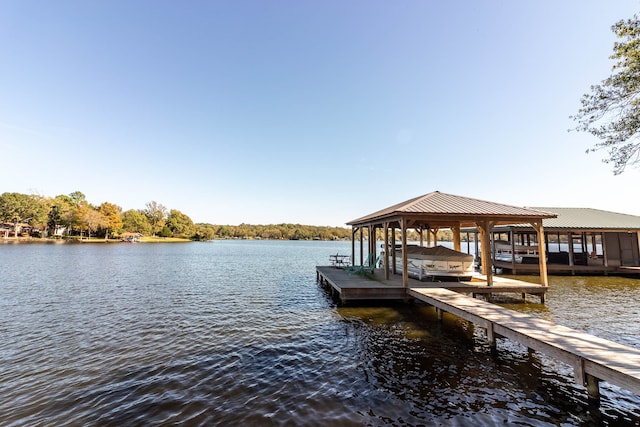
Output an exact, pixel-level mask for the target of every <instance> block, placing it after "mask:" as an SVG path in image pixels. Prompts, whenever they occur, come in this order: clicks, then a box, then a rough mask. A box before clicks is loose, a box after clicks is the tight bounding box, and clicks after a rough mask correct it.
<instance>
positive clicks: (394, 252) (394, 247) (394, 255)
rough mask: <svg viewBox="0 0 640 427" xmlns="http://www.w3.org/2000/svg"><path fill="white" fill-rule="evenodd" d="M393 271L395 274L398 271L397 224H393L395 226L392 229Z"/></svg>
mask: <svg viewBox="0 0 640 427" xmlns="http://www.w3.org/2000/svg"><path fill="white" fill-rule="evenodd" d="M391 255H392V257H391V258H392V260H391V271H392V272H393V274H396V273H397V272H398V269H397V268H396V225H395V224H393V228H392V229H391Z"/></svg>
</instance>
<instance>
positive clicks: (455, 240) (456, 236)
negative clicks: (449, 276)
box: [451, 224, 460, 252]
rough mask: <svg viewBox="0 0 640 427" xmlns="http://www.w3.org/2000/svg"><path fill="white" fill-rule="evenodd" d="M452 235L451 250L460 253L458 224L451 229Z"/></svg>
mask: <svg viewBox="0 0 640 427" xmlns="http://www.w3.org/2000/svg"><path fill="white" fill-rule="evenodd" d="M451 232H452V233H453V249H454V250H456V251H458V252H460V224H458V225H454V226H453V227H451Z"/></svg>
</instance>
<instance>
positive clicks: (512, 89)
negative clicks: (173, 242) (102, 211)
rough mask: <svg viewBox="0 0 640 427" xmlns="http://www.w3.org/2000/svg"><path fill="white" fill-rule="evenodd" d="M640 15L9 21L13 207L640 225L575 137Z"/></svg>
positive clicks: (91, 12) (215, 15)
mask: <svg viewBox="0 0 640 427" xmlns="http://www.w3.org/2000/svg"><path fill="white" fill-rule="evenodd" d="M638 6H640V2H639V1H624V0H620V1H615V2H604V1H583V0H569V1H551V0H549V1H547V0H535V1H533V0H530V1H496V0H491V1H446V2H434V1H398V2H389V1H375V0H374V1H342V0H340V1H331V0H323V1H305V0H302V1H288V0H277V1H249V0H247V1H242V0H239V1H184V2H173V1H133V2H131V1H92V2H86V1H56V2H44V1H28V0H26V1H5V0H0V58H1V63H2V65H1V66H0V150H1V151H0V152H1V153H2V159H3V161H2V165H1V166H0V192H4V191H9V192H21V193H38V194H42V195H45V196H55V195H58V194H69V193H71V192H73V191H76V190H79V191H82V192H83V193H84V194H85V195H86V196H87V199H88V200H89V201H90V202H92V203H95V204H100V203H102V202H104V201H109V202H112V203H116V204H118V205H120V206H122V208H123V209H125V210H127V209H142V208H144V206H145V204H146V203H147V202H149V201H151V200H154V201H157V202H159V203H162V204H163V205H165V206H166V207H168V208H169V209H178V210H180V211H182V212H183V213H186V214H187V215H189V216H190V217H191V218H192V219H193V220H194V221H196V222H209V223H213V224H239V223H242V222H244V223H252V224H267V223H282V222H293V223H303V224H315V225H343V224H344V223H345V222H347V221H349V220H351V219H354V218H357V217H360V216H362V215H365V214H368V213H370V212H373V211H375V210H378V209H381V208H384V207H386V206H389V205H391V204H394V203H397V202H401V201H403V200H406V199H409V198H411V197H415V196H418V195H421V194H425V193H429V192H431V191H435V190H439V191H442V192H447V193H453V194H458V195H463V196H468V197H475V198H479V199H485V200H490V201H495V202H500V203H507V204H513V205H517V206H563V207H593V208H598V209H605V210H612V211H617V212H623V213H628V214H633V215H640V197H638V190H637V183H638V178H639V177H640V170H639V169H628V170H627V171H626V172H625V173H624V174H623V175H621V176H614V175H613V174H612V172H611V166H610V165H607V164H604V163H602V159H603V158H604V157H605V156H606V153H604V152H599V153H595V154H594V153H592V154H585V150H587V149H588V148H590V147H591V146H593V144H594V143H595V142H596V140H595V139H594V137H592V136H590V135H587V134H582V133H576V132H567V129H569V128H571V127H572V126H573V122H572V121H571V120H570V119H569V116H570V115H572V114H574V113H575V112H576V111H577V109H578V107H579V105H580V103H579V101H580V97H581V95H582V94H583V93H585V92H588V91H589V87H590V85H592V84H595V83H598V82H600V81H601V80H603V79H604V78H606V77H607V76H608V75H610V73H611V66H612V61H611V60H610V59H609V56H610V55H611V53H612V47H613V42H614V41H615V38H614V35H613V33H612V32H611V25H612V24H613V23H615V22H616V21H618V20H619V19H626V18H630V17H632V16H633V14H634V13H636V12H637V11H638Z"/></svg>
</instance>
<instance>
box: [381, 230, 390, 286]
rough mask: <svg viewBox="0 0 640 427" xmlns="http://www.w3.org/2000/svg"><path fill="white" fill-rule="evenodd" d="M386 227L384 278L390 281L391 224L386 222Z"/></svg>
mask: <svg viewBox="0 0 640 427" xmlns="http://www.w3.org/2000/svg"><path fill="white" fill-rule="evenodd" d="M382 226H383V227H384V278H385V280H389V223H388V222H385V223H384V224H383V225H382Z"/></svg>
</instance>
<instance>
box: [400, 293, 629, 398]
mask: <svg viewBox="0 0 640 427" xmlns="http://www.w3.org/2000/svg"><path fill="white" fill-rule="evenodd" d="M408 293H409V295H411V296H412V297H413V298H416V299H418V300H421V301H424V302H426V303H427V304H430V305H432V306H434V307H435V308H436V310H439V311H440V310H442V311H446V312H448V313H451V314H454V315H456V316H458V317H460V318H463V319H465V320H468V321H470V322H473V323H475V324H476V325H478V326H480V327H482V328H485V329H486V330H487V337H488V339H489V342H490V343H491V344H492V345H495V337H496V335H498V336H502V337H505V338H509V339H511V340H513V341H516V342H518V343H520V344H522V345H523V346H525V347H527V348H530V349H533V350H536V351H540V352H542V353H545V354H547V355H548V356H551V357H553V358H554V359H556V360H559V361H561V362H564V363H566V364H568V365H570V366H572V367H573V370H574V378H575V381H576V383H578V384H580V385H585V386H587V390H588V391H589V395H590V396H592V397H597V395H598V381H599V380H602V381H606V382H608V383H610V384H615V385H618V386H620V387H622V388H625V389H627V390H629V391H631V392H633V393H636V394H639V395H640V350H638V349H635V348H633V347H628V346H625V345H622V344H618V343H615V342H613V341H609V340H605V339H603V338H599V337H596V336H593V335H589V334H587V333H584V332H580V331H577V330H575V329H571V328H567V327H565V326H561V325H557V324H555V323H553V322H550V321H548V320H544V319H540V318H537V317H535V316H532V315H529V314H525V313H519V312H517V311H513V310H509V309H507V308H504V307H500V306H498V305H495V304H491V303H488V302H485V301H481V300H477V299H473V298H469V297H467V296H465V295H461V294H459V293H456V292H452V291H449V290H447V289H418V288H412V289H409V291H408Z"/></svg>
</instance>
